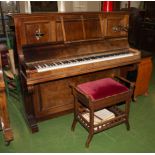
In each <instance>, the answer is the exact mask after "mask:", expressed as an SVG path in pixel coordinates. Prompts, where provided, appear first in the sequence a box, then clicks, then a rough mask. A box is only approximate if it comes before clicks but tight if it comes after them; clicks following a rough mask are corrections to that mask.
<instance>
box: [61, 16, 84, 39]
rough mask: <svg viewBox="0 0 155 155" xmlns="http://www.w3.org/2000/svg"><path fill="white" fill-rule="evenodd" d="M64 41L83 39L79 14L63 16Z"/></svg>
mask: <svg viewBox="0 0 155 155" xmlns="http://www.w3.org/2000/svg"><path fill="white" fill-rule="evenodd" d="M63 21H64V30H65V34H66V41H74V40H83V39H84V34H83V26H82V19H81V16H79V15H77V16H65V17H63Z"/></svg>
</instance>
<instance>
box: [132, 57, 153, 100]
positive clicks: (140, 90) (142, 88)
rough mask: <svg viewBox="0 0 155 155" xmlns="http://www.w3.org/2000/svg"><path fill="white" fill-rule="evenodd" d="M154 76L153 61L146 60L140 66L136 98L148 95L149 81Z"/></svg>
mask: <svg viewBox="0 0 155 155" xmlns="http://www.w3.org/2000/svg"><path fill="white" fill-rule="evenodd" d="M151 75H152V60H151V58H150V57H149V58H144V59H142V60H141V63H140V64H139V66H138V75H137V80H136V86H135V91H134V96H135V97H136V96H138V95H143V94H147V93H148V87H149V81H150V79H151Z"/></svg>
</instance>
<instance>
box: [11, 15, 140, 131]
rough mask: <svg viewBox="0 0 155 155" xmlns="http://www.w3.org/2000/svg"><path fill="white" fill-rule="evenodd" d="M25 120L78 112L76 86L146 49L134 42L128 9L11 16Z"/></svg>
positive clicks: (34, 127)
mask: <svg viewBox="0 0 155 155" xmlns="http://www.w3.org/2000/svg"><path fill="white" fill-rule="evenodd" d="M11 17H12V19H13V21H14V25H15V35H16V43H17V53H18V57H19V66H20V67H19V68H20V77H21V85H22V94H23V99H24V110H25V118H26V120H27V123H28V125H29V127H30V129H31V131H32V132H37V131H38V125H37V123H38V122H39V121H42V120H46V119H49V118H52V117H56V116H60V115H62V114H66V113H69V112H72V110H73V96H72V93H71V88H70V84H71V83H75V84H79V83H82V82H86V81H90V80H95V79H100V78H103V77H106V76H109V75H111V74H120V70H122V69H123V68H124V67H125V66H132V65H133V66H134V65H135V64H136V63H138V62H139V60H140V52H139V51H138V50H135V49H132V48H130V47H129V45H128V40H127V34H128V33H127V30H128V18H129V16H128V13H127V12H110V13H103V12H82V13H34V14H16V15H13V16H11Z"/></svg>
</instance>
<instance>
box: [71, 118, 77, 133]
mask: <svg viewBox="0 0 155 155" xmlns="http://www.w3.org/2000/svg"><path fill="white" fill-rule="evenodd" d="M76 124H77V120H76V118H74V120H73V123H72V127H71V130H72V131H74V129H75V126H76Z"/></svg>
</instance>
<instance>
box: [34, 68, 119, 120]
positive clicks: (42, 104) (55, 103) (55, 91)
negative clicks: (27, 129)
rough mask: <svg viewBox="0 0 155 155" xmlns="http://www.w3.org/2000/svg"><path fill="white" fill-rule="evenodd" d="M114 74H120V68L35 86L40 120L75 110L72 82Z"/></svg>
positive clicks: (35, 102)
mask: <svg viewBox="0 0 155 155" xmlns="http://www.w3.org/2000/svg"><path fill="white" fill-rule="evenodd" d="M112 74H115V75H118V74H119V68H117V69H111V70H106V71H100V72H95V73H89V74H85V75H80V76H75V77H70V78H63V79H59V80H55V81H51V82H47V83H42V84H39V85H36V86H35V91H34V96H33V98H34V104H35V114H36V117H37V119H38V120H42V119H45V118H46V117H52V116H53V115H55V114H57V113H60V112H62V111H67V110H73V103H74V100H73V96H72V92H71V88H70V87H69V85H70V84H75V85H77V84H79V83H83V82H87V81H92V80H96V79H101V78H104V77H107V76H111V75H112Z"/></svg>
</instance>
